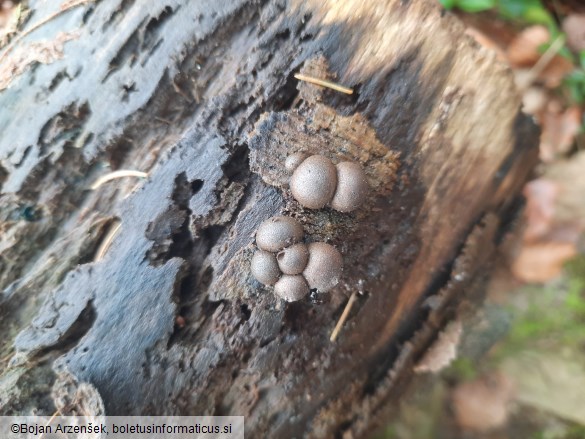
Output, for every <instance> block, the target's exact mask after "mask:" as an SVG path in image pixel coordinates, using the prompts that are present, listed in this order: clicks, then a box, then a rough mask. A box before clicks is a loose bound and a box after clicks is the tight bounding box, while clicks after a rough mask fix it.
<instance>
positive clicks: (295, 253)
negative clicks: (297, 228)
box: [276, 244, 309, 274]
mask: <svg viewBox="0 0 585 439" xmlns="http://www.w3.org/2000/svg"><path fill="white" fill-rule="evenodd" d="M276 260H277V261H278V266H279V267H280V270H281V271H282V272H283V273H284V274H301V273H302V272H303V270H304V269H305V267H306V266H307V262H308V260H309V250H308V249H307V246H306V245H305V244H295V245H292V246H290V247H287V248H285V249H284V250H281V251H280V252H279V253H278V255H276Z"/></svg>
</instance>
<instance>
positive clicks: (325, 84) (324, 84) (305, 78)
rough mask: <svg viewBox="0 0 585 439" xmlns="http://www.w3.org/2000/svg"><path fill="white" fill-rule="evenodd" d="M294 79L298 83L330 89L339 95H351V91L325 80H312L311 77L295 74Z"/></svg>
mask: <svg viewBox="0 0 585 439" xmlns="http://www.w3.org/2000/svg"><path fill="white" fill-rule="evenodd" d="M295 78H297V79H298V80H299V81H305V82H309V83H311V84H315V85H320V86H321V87H326V88H330V89H332V90H335V91H339V92H341V93H345V94H348V95H351V94H353V89H351V88H348V87H344V86H343V85H339V84H336V83H335V82H331V81H327V80H325V79H319V78H314V77H312V76H307V75H303V74H301V73H295Z"/></svg>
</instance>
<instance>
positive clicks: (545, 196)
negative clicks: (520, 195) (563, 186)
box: [523, 178, 560, 243]
mask: <svg viewBox="0 0 585 439" xmlns="http://www.w3.org/2000/svg"><path fill="white" fill-rule="evenodd" d="M559 191H560V189H559V185H558V183H556V182H555V181H553V180H548V179H546V178H539V179H537V180H533V181H531V182H529V183H528V184H527V185H526V186H525V187H524V196H525V197H526V208H525V209H524V218H525V223H526V228H525V230H524V238H523V239H524V242H526V243H531V242H535V241H537V240H538V239H541V238H543V237H545V236H546V235H547V234H548V233H549V232H550V230H551V228H552V227H553V220H554V215H555V208H556V206H555V203H556V201H557V198H558V195H559Z"/></svg>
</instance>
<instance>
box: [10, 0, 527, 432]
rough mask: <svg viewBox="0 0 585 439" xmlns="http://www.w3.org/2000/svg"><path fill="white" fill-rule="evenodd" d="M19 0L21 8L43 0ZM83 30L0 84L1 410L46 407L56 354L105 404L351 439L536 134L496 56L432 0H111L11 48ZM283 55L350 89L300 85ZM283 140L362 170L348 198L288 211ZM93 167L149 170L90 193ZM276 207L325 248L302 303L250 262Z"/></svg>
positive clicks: (481, 254)
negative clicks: (359, 193)
mask: <svg viewBox="0 0 585 439" xmlns="http://www.w3.org/2000/svg"><path fill="white" fill-rule="evenodd" d="M31 6H32V7H33V8H34V7H35V6H38V8H39V9H38V10H37V11H36V13H35V14H33V16H32V18H31V19H30V20H29V23H28V24H27V26H32V25H34V22H35V17H42V16H45V15H47V14H48V13H49V11H47V10H44V9H46V8H48V7H56V5H52V6H50V5H49V6H47V5H45V3H42V2H39V5H35V4H34V3H33V2H31ZM76 27H80V34H79V36H77V37H76V38H74V39H73V40H71V41H69V42H66V43H64V44H65V46H64V47H65V49H64V57H63V59H60V60H54V61H53V62H51V63H49V64H42V65H36V66H33V67H34V68H30V69H29V70H27V71H25V72H24V73H22V74H21V75H20V76H18V77H16V78H13V79H12V82H11V84H10V86H9V88H7V89H6V90H3V91H1V92H0V129H1V131H2V137H1V138H0V154H1V155H0V159H1V162H0V163H1V168H0V170H1V171H2V172H0V176H1V177H2V199H1V201H0V203H1V205H2V218H1V219H2V221H3V222H2V231H3V234H2V236H1V238H0V243H1V244H0V245H1V246H2V256H1V259H0V281H1V286H2V289H3V292H2V296H0V306H1V308H0V314H1V315H2V319H1V321H0V327H1V328H2V331H3V332H4V333H5V334H7V336H6V337H5V340H4V344H3V345H1V347H0V354H1V355H0V358H2V357H5V358H8V357H7V355H10V356H12V359H11V361H10V363H9V364H10V367H6V368H5V369H4V371H3V373H2V375H0V390H1V391H2V399H1V401H0V410H1V411H2V412H4V413H10V412H24V411H27V410H30V409H32V408H33V407H37V408H40V409H41V411H46V412H47V413H50V412H52V410H54V405H55V404H58V403H57V402H56V401H54V400H53V399H52V398H51V395H50V390H49V389H50V386H51V385H52V384H53V382H54V381H55V380H56V379H57V381H59V379H60V378H58V377H62V376H67V377H68V378H67V379H69V380H71V376H70V375H66V374H65V373H64V371H66V372H67V373H71V374H72V376H73V379H74V380H79V381H81V382H88V383H91V384H92V385H94V386H95V388H96V389H97V391H98V392H99V395H100V396H101V398H102V400H103V403H104V406H105V409H106V412H107V413H109V414H198V415H203V414H211V413H213V414H238V415H245V416H246V431H247V433H248V434H249V435H250V437H301V436H307V437H332V436H334V435H336V434H337V435H342V434H347V435H348V436H347V437H351V435H352V434H353V435H354V436H359V437H361V436H363V435H364V434H365V433H366V432H367V431H369V430H370V429H371V428H372V427H374V426H376V425H377V424H378V423H379V422H380V419H382V418H383V416H384V414H385V413H386V411H387V410H388V407H391V406H392V403H394V402H396V401H397V400H398V398H399V396H400V394H401V392H402V390H403V389H404V388H405V386H406V385H407V384H408V383H409V381H410V379H411V375H412V373H411V370H412V365H413V364H414V363H415V362H416V361H417V360H418V359H419V358H420V357H421V355H422V354H423V353H424V352H425V350H426V349H427V348H428V346H429V345H430V344H431V343H432V341H433V340H434V339H435V338H436V336H437V334H438V332H439V331H440V329H441V328H442V327H444V325H445V324H446V323H447V322H448V321H449V320H451V319H453V318H454V316H455V315H456V314H457V313H458V312H461V310H462V309H465V308H466V306H467V304H468V303H473V301H474V300H477V299H476V298H475V297H474V293H475V292H477V291H478V286H479V285H481V282H482V280H483V279H484V278H485V277H486V276H487V274H488V270H489V264H490V261H491V259H492V258H493V257H494V254H495V250H496V248H497V246H498V245H499V243H500V241H501V239H502V237H503V236H504V234H505V233H506V231H507V228H508V227H509V226H510V223H511V221H512V220H513V218H514V217H515V215H516V213H517V211H518V208H519V205H520V199H519V193H520V188H521V187H522V184H523V183H524V181H525V180H526V179H527V177H528V175H529V173H530V171H531V169H532V167H533V166H534V164H535V162H536V156H537V152H536V145H537V136H538V133H537V130H536V128H535V127H534V126H533V124H532V123H531V121H530V120H529V119H528V118H526V117H525V116H523V115H522V114H521V113H520V112H519V103H518V102H519V100H518V98H517V96H516V92H515V89H514V85H513V82H512V78H511V74H510V72H509V71H508V70H506V69H505V68H504V67H503V66H501V65H499V64H498V62H497V61H496V59H495V56H493V55H492V54H490V53H488V52H486V51H485V50H483V49H481V48H479V47H476V46H475V45H474V44H473V42H472V41H470V40H469V39H467V37H466V36H465V35H463V32H462V28H461V26H460V25H459V24H458V23H457V21H456V19H454V18H453V17H452V16H450V15H449V14H444V13H443V12H442V11H441V10H440V8H439V7H438V6H437V5H436V4H435V2H434V1H431V0H428V1H425V0H412V1H409V2H402V1H393V0H387V1H386V2H385V3H380V2H378V1H371V2H362V1H358V0H355V1H353V0H350V1H347V2H344V3H343V6H339V5H338V4H336V3H335V2H332V3H331V4H330V3H325V4H323V2H295V1H291V2H288V3H287V2H284V1H268V2H254V1H251V2H246V1H234V2H223V3H221V2H219V3H216V2H209V4H206V3H204V2H197V3H195V2H187V1H181V0H175V1H170V0H167V1H162V2H134V1H129V0H122V1H106V0H104V1H101V2H97V3H95V4H87V5H85V6H83V7H78V8H75V9H73V10H71V11H68V12H66V13H63V14H60V15H58V16H57V17H56V18H55V19H54V20H52V21H50V22H48V23H47V24H45V25H44V26H43V27H41V28H39V30H37V31H35V33H31V35H29V36H27V38H25V39H23V41H21V42H19V43H18V44H19V45H18V46H17V47H14V48H13V49H11V52H10V53H9V54H7V55H6V56H5V57H4V61H3V62H9V61H10V59H11V58H10V57H11V56H15V54H17V53H18V52H19V51H22V50H26V49H27V48H29V47H28V46H27V45H28V44H30V42H31V41H34V40H36V39H40V38H47V39H49V40H50V39H51V38H55V35H56V34H57V32H58V31H63V30H65V31H71V30H73V29H75V28H76ZM29 49H30V48H29ZM301 68H303V69H305V70H306V71H307V72H309V73H311V72H312V73H313V74H316V75H318V76H327V75H331V77H332V78H337V80H338V81H339V82H341V83H343V84H345V85H348V86H350V87H353V88H354V89H355V93H354V94H353V95H351V96H346V95H341V94H338V93H336V92H333V91H331V90H322V89H318V88H316V87H315V86H312V85H308V84H305V83H297V81H296V80H295V79H294V78H293V74H294V73H295V72H298V71H299V69H301ZM299 150H304V151H310V152H319V153H322V154H325V155H328V156H330V157H332V158H334V159H335V160H340V159H351V160H354V161H358V162H360V163H361V164H362V165H363V166H364V168H365V169H366V172H367V173H368V177H369V179H370V182H371V183H372V193H371V195H370V197H369V198H368V200H367V203H366V204H365V206H364V207H363V208H362V209H360V210H359V211H358V212H357V213H353V214H340V213H338V212H335V211H332V210H329V209H323V210H319V211H309V210H305V209H302V208H301V207H300V206H299V205H298V204H297V203H296V202H295V201H294V200H293V199H292V198H291V196H290V195H289V193H288V191H287V188H286V174H285V171H284V167H283V163H284V158H285V157H286V155H287V154H289V153H292V152H296V151H299ZM104 164H108V165H109V166H110V167H111V168H112V169H129V168H130V169H137V170H141V171H145V172H148V173H149V177H148V179H147V181H145V182H139V183H138V187H136V186H135V185H136V184H137V182H136V180H134V179H123V180H115V181H113V182H110V183H108V184H105V185H103V186H102V187H100V188H99V189H97V190H96V191H90V190H88V187H89V186H90V185H91V183H92V182H93V181H94V180H95V179H96V178H97V177H98V176H99V175H101V174H103V173H105V172H107V170H106V169H104ZM279 213H284V214H287V215H292V216H295V217H297V218H299V219H300V220H301V221H302V222H303V223H304V225H305V230H306V233H307V235H308V236H310V238H311V239H314V240H317V239H318V240H324V241H329V242H331V243H333V244H334V245H336V246H337V247H338V248H339V249H340V250H341V252H342V253H343V256H344V261H345V270H344V275H343V280H342V283H341V285H340V286H339V287H337V288H336V290H335V291H333V292H332V293H331V294H327V295H322V296H320V297H319V300H318V302H319V303H316V302H317V301H311V300H310V299H308V300H305V301H302V302H299V303H293V304H284V303H280V302H279V301H278V300H277V299H276V298H275V297H274V296H273V295H272V294H271V291H270V289H268V288H264V287H262V286H261V285H259V284H258V283H257V282H256V281H254V280H253V279H252V278H251V276H250V274H249V257H250V255H251V252H253V249H254V232H255V230H256V228H257V227H258V225H259V224H260V222H262V221H263V220H264V219H266V218H268V217H270V216H272V215H275V214H279ZM117 220H119V221H120V222H121V229H120V231H119V233H118V234H117V235H116V237H115V238H114V241H113V243H112V246H111V247H110V248H109V250H108V251H107V253H106V254H105V256H104V257H103V258H101V259H99V260H95V259H97V258H96V253H97V248H98V247H99V244H100V242H102V241H103V239H104V237H105V236H106V234H107V232H108V230H111V229H112V226H113V224H115V222H116V221H117ZM358 290H359V291H361V292H362V293H363V294H361V295H360V296H359V299H358V301H357V304H356V306H354V308H353V310H352V312H351V315H350V319H349V321H348V322H347V323H346V325H345V327H344V328H343V331H342V332H341V335H340V337H339V339H338V340H337V341H336V342H335V343H331V342H330V341H329V336H330V333H331V330H332V329H333V327H334V326H335V323H336V321H337V319H338V318H339V316H340V314H341V312H342V309H343V307H344V305H345V303H346V301H347V297H348V295H349V294H351V293H352V292H353V291H358ZM33 317H34V318H33ZM11 346H14V350H15V352H14V355H12V347H11ZM5 364H8V363H7V362H6V363H5ZM68 382H69V381H68ZM90 405H91V404H90ZM97 405H98V406H99V404H97ZM91 406H95V404H94V405H91Z"/></svg>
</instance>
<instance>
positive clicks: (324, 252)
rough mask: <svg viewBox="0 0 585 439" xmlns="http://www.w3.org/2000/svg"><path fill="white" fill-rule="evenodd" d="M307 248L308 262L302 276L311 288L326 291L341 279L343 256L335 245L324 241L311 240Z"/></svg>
mask: <svg viewBox="0 0 585 439" xmlns="http://www.w3.org/2000/svg"><path fill="white" fill-rule="evenodd" d="M308 248H309V262H308V263H307V266H306V267H305V270H304V271H303V276H304V277H305V279H306V280H307V283H308V284H309V287H310V288H311V289H313V288H316V289H317V290H318V291H320V292H322V293H324V292H327V291H329V290H331V289H332V288H333V287H335V286H336V285H337V284H338V283H339V280H340V279H341V272H342V270H343V257H342V256H341V253H339V251H338V250H337V249H336V248H335V247H333V246H332V245H329V244H326V243H324V242H313V243H311V244H309V245H308Z"/></svg>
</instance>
